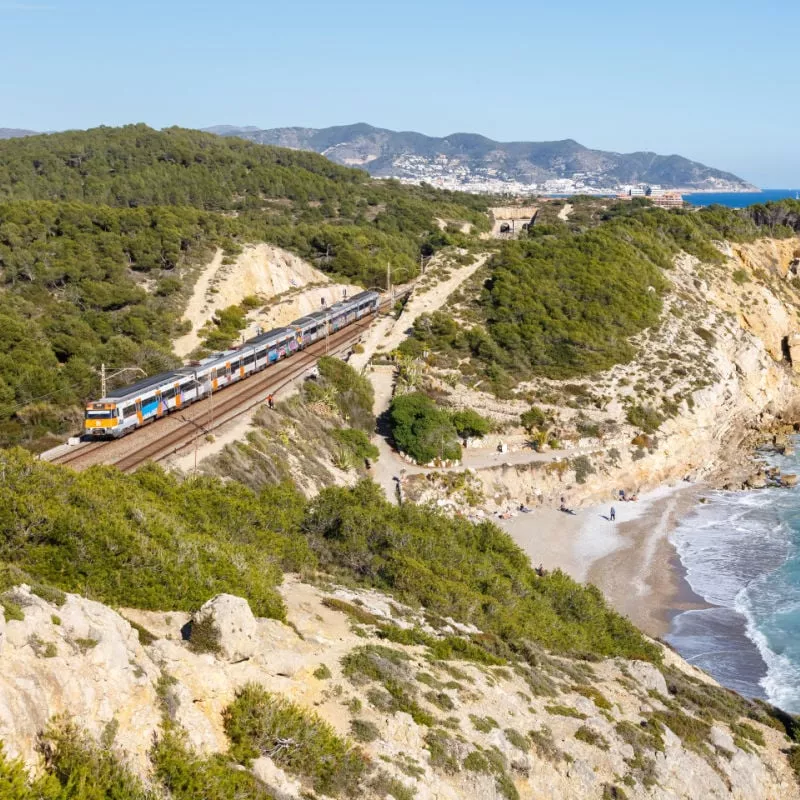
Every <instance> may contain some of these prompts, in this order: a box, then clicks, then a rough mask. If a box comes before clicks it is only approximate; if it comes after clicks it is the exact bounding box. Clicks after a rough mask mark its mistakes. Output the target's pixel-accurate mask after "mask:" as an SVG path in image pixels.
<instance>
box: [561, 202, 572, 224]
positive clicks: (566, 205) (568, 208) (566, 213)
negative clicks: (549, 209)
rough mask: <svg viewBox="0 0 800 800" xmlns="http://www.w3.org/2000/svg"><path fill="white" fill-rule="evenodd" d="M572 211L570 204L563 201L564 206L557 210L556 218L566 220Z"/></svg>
mask: <svg viewBox="0 0 800 800" xmlns="http://www.w3.org/2000/svg"><path fill="white" fill-rule="evenodd" d="M571 213H572V205H570V204H569V203H564V208H562V209H561V211H559V212H558V218H559V219H562V220H564V222H566V221H567V220H568V219H569V215H570V214H571Z"/></svg>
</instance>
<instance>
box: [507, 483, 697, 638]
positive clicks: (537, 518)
mask: <svg viewBox="0 0 800 800" xmlns="http://www.w3.org/2000/svg"><path fill="white" fill-rule="evenodd" d="M706 488H707V487H706V486H705V485H698V484H683V483H680V484H676V485H674V486H669V485H664V486H661V487H659V488H657V489H654V490H652V491H649V492H645V493H643V494H642V495H641V496H640V498H639V500H637V501H627V502H616V503H614V504H613V505H614V508H615V511H616V522H611V521H610V520H609V519H608V515H609V511H610V508H611V505H612V503H611V502H609V503H608V504H603V505H599V504H595V505H590V506H586V507H583V508H580V509H578V510H577V513H576V514H575V515H572V514H565V513H563V512H560V511H557V510H555V509H537V510H535V511H533V512H531V513H530V514H520V515H518V516H516V517H514V518H512V519H510V520H505V521H502V520H500V521H497V522H498V524H500V525H501V526H502V527H503V529H504V530H505V531H506V532H507V533H509V534H510V535H511V537H512V538H513V539H514V541H515V542H516V543H517V544H518V545H519V546H520V547H521V548H522V549H523V550H524V551H525V552H526V553H527V554H528V556H529V557H530V559H531V563H532V564H533V565H534V566H537V565H539V564H541V565H542V566H543V567H544V568H545V569H547V570H552V569H562V570H563V571H564V572H566V573H567V574H568V575H570V576H571V577H572V578H574V579H575V580H577V581H579V582H581V583H585V582H589V583H592V584H594V585H595V586H597V587H598V588H599V589H600V590H601V591H602V592H603V594H604V595H605V597H606V598H607V599H608V601H609V603H610V605H611V606H612V607H613V608H614V609H615V610H617V611H618V612H620V613H621V614H623V615H625V616H627V617H629V618H630V620H631V621H632V622H633V623H634V624H635V625H636V626H637V627H639V628H640V629H641V630H642V631H644V632H645V633H646V634H648V635H650V636H653V637H658V638H663V637H664V636H666V635H667V634H668V633H669V631H670V629H671V624H672V620H673V619H674V618H675V617H676V616H678V615H679V614H681V613H683V612H684V611H690V610H699V609H705V608H709V607H710V605H709V603H707V602H706V601H705V600H704V599H703V598H702V597H700V596H699V595H697V594H696V593H695V592H694V591H693V590H692V588H691V586H690V585H689V583H688V582H687V580H686V572H685V570H684V568H683V565H682V564H681V561H680V558H679V556H678V553H677V551H676V549H675V547H674V545H673V544H672V542H671V541H670V539H669V536H670V533H671V532H672V531H673V530H674V529H675V527H676V526H677V525H678V523H679V522H680V520H681V519H682V518H684V517H685V516H686V515H687V514H689V513H691V511H692V509H693V508H694V507H695V506H696V504H697V503H698V500H699V496H700V494H701V493H702V492H703V491H704V490H705V489H706Z"/></svg>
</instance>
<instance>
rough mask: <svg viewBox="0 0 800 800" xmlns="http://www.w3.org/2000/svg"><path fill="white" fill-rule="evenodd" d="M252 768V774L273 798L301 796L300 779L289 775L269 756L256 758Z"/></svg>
mask: <svg viewBox="0 0 800 800" xmlns="http://www.w3.org/2000/svg"><path fill="white" fill-rule="evenodd" d="M252 769H253V775H255V776H256V778H258V779H259V780H260V781H261V782H262V783H263V784H264V785H265V786H266V787H267V789H268V790H269V792H270V794H271V795H272V796H273V797H274V798H275V800H299V798H300V797H302V796H303V794H302V792H303V787H302V786H301V784H300V781H298V780H295V779H294V778H291V777H289V775H287V774H286V773H285V772H284V771H283V770H282V769H281V768H280V767H278V766H276V765H275V762H274V761H273V760H272V759H271V758H267V757H266V756H262V757H261V758H257V759H256V760H255V761H253V767H252Z"/></svg>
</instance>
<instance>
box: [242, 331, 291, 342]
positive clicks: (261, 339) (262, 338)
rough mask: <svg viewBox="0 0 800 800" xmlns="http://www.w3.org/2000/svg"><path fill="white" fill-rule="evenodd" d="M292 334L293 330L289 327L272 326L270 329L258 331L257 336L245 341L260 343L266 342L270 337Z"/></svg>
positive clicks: (275, 337)
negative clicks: (263, 331)
mask: <svg viewBox="0 0 800 800" xmlns="http://www.w3.org/2000/svg"><path fill="white" fill-rule="evenodd" d="M292 334H294V331H293V330H292V329H291V328H274V329H273V330H271V331H267V332H266V333H260V334H259V335H258V336H254V337H253V338H252V339H248V340H247V343H248V344H261V343H262V342H268V341H269V340H270V339H280V338H281V337H282V336H289V335H292Z"/></svg>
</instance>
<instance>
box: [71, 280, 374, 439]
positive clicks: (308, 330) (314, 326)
mask: <svg viewBox="0 0 800 800" xmlns="http://www.w3.org/2000/svg"><path fill="white" fill-rule="evenodd" d="M379 306H380V295H379V294H378V293H377V292H372V291H365V292H360V293H359V294H357V295H355V296H353V297H351V298H350V299H349V300H341V301H339V302H338V303H334V304H332V305H331V306H329V307H328V308H326V309H322V310H320V311H315V312H314V313H312V314H309V315H308V316H305V317H300V319H296V320H295V321H294V322H291V323H289V324H288V325H287V326H286V327H283V328H276V329H275V330H271V331H267V332H266V333H261V334H259V335H258V336H254V337H253V338H251V339H247V340H246V341H245V342H244V343H243V344H242V345H240V346H238V347H235V348H232V349H230V350H225V351H223V352H219V353H213V354H212V355H210V356H208V357H206V358H204V359H202V360H200V361H195V362H192V363H190V364H187V365H186V366H184V367H177V368H175V369H173V370H170V371H169V372H162V373H159V374H158V375H153V376H151V377H149V378H144V379H143V380H141V381H137V382H136V383H133V384H129V385H127V386H121V387H120V388H119V389H114V390H113V391H110V392H108V394H107V395H106V396H105V397H101V398H100V399H99V400H94V401H91V402H89V403H88V404H87V405H86V411H85V414H84V435H85V436H86V437H88V438H90V439H119V438H120V437H121V436H125V435H126V434H128V433H130V432H131V431H134V430H136V429H137V428H140V427H142V426H143V425H146V424H147V423H148V422H151V421H153V420H155V419H158V418H159V417H163V416H165V415H166V414H169V413H171V412H173V411H176V410H178V409H180V408H183V407H184V406H187V405H190V404H191V403H194V402H195V401H197V400H201V399H203V398H204V397H207V396H208V395H210V394H213V393H214V392H217V391H219V390H220V389H224V388H225V387H226V386H229V385H230V384H232V383H236V382H238V381H241V380H245V379H246V378H248V377H250V376H251V375H253V374H254V373H256V372H261V371H262V370H264V369H266V368H267V367H269V366H271V365H272V364H276V363H277V362H278V361H282V360H283V359H285V358H290V357H291V356H292V355H294V354H295V353H297V352H298V351H300V350H303V349H304V348H306V347H308V346H309V345H311V344H313V343H314V342H317V341H319V340H320V339H323V338H324V337H326V336H329V335H331V334H332V333H335V332H336V331H339V330H341V329H342V328H344V327H346V326H348V325H352V324H353V323H354V322H357V321H358V320H360V319H363V318H364V317H367V316H369V315H370V314H375V313H377V311H378V308H379Z"/></svg>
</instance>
